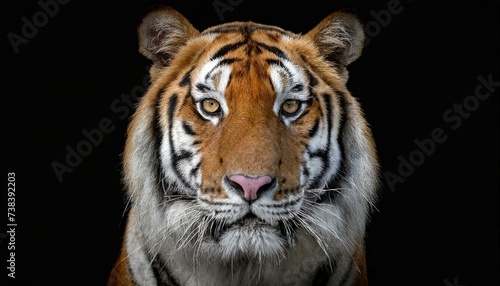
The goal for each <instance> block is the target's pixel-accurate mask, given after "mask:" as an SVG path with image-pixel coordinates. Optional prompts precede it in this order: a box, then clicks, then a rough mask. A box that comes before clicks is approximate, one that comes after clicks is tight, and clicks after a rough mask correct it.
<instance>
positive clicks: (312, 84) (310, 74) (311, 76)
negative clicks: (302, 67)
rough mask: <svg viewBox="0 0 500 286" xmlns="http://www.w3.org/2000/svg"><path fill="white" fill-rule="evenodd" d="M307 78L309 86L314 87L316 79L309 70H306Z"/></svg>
mask: <svg viewBox="0 0 500 286" xmlns="http://www.w3.org/2000/svg"><path fill="white" fill-rule="evenodd" d="M306 74H307V78H308V79H309V86H310V87H315V86H316V85H318V79H317V78H316V77H315V76H313V75H312V73H311V72H310V71H309V70H306Z"/></svg>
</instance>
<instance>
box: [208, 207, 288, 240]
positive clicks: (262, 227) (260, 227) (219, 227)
mask: <svg viewBox="0 0 500 286" xmlns="http://www.w3.org/2000/svg"><path fill="white" fill-rule="evenodd" d="M295 225H296V224H294V223H290V222H285V221H282V220H280V221H278V222H277V223H276V225H272V224H270V223H268V222H266V221H264V220H262V219H260V218H259V217H257V216H256V215H255V214H253V213H248V214H246V215H245V216H244V217H242V218H241V219H239V220H237V221H235V222H233V223H222V222H219V223H213V224H211V226H210V227H209V228H208V229H207V233H206V235H208V236H209V237H211V238H212V239H213V240H214V241H215V242H219V241H220V238H221V237H222V236H223V235H224V234H226V233H228V232H230V231H244V230H249V231H252V232H259V231H262V232H264V231H268V232H269V231H271V232H277V233H278V234H279V235H280V236H281V237H282V238H284V239H285V240H287V241H288V240H291V239H292V238H293V233H294V230H295Z"/></svg>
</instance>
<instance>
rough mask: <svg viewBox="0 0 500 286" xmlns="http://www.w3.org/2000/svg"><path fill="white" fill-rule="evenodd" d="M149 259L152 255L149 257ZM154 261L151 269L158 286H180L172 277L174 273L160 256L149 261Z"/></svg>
mask: <svg viewBox="0 0 500 286" xmlns="http://www.w3.org/2000/svg"><path fill="white" fill-rule="evenodd" d="M148 256H149V257H150V256H151V255H148ZM149 261H152V263H151V267H152V268H153V274H154V276H155V279H156V285H158V286H179V283H178V282H177V280H176V279H175V278H174V277H173V276H172V273H171V272H170V270H169V269H168V267H167V266H166V265H165V263H163V261H162V260H161V259H160V257H159V255H156V256H155V257H154V259H152V260H151V259H149Z"/></svg>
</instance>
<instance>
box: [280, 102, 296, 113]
mask: <svg viewBox="0 0 500 286" xmlns="http://www.w3.org/2000/svg"><path fill="white" fill-rule="evenodd" d="M299 107H300V102H299V101H298V100H291V99H290V100H287V101H285V102H283V105H282V106H281V110H282V111H283V112H284V113H286V114H294V113H295V112H297V110H299Z"/></svg>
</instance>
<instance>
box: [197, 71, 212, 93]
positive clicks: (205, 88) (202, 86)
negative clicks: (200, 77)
mask: <svg viewBox="0 0 500 286" xmlns="http://www.w3.org/2000/svg"><path fill="white" fill-rule="evenodd" d="M207 75H208V74H207ZM196 89H197V90H199V91H201V92H207V91H212V89H211V88H210V87H209V86H208V85H206V84H203V83H197V84H196Z"/></svg>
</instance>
